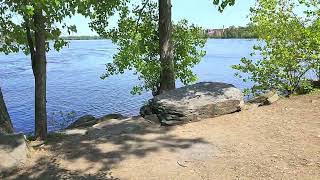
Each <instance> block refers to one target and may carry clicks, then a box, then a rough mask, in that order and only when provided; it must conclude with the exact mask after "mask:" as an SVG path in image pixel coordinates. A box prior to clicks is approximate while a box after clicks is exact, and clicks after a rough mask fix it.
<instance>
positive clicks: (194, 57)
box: [92, 0, 206, 94]
mask: <svg viewBox="0 0 320 180" xmlns="http://www.w3.org/2000/svg"><path fill="white" fill-rule="evenodd" d="M117 10H118V13H119V20H118V26H117V27H114V28H111V29H108V30H106V27H105V26H104V24H103V26H99V25H100V24H98V25H95V24H94V23H92V27H93V28H94V29H95V30H96V31H97V32H98V33H99V34H100V35H102V36H105V37H109V38H111V40H112V42H113V43H115V44H116V45H117V46H118V53H117V54H115V55H114V59H113V62H112V63H108V64H107V65H106V73H105V74H104V75H103V76H102V78H107V77H109V76H111V75H115V74H122V73H124V72H125V71H126V70H132V71H133V72H134V74H135V75H137V76H138V79H139V80H141V81H140V82H141V83H140V84H138V85H137V86H135V87H133V90H132V93H133V94H137V93H141V92H142V91H143V90H151V91H152V92H154V93H156V92H157V91H158V88H159V79H160V70H161V67H160V61H159V53H160V49H159V48H160V46H159V31H158V17H159V14H158V4H157V3H156V2H154V1H148V0H143V1H141V3H134V4H132V3H129V2H127V3H123V4H122V5H121V6H118V8H117ZM202 33H203V30H202V29H201V28H200V27H196V26H193V25H188V22H187V21H186V20H183V21H180V22H178V23H177V24H174V26H173V47H174V66H175V74H176V78H177V79H179V80H180V81H181V82H182V83H183V84H189V83H193V82H195V81H196V80H197V78H196V75H195V74H194V73H193V72H192V68H193V67H194V66H195V65H196V64H198V63H199V62H200V60H201V58H202V57H203V56H204V55H205V51H203V49H202V48H203V47H204V45H205V43H206V39H204V38H202Z"/></svg>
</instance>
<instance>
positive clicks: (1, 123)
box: [0, 88, 13, 134]
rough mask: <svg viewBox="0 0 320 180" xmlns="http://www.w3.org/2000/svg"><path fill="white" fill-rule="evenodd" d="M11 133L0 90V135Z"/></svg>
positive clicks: (8, 117) (10, 125)
mask: <svg viewBox="0 0 320 180" xmlns="http://www.w3.org/2000/svg"><path fill="white" fill-rule="evenodd" d="M1 133H4V134H8V133H13V126H12V123H11V120H10V116H9V113H8V110H7V107H6V104H5V102H4V99H3V95H2V91H1V88H0V134H1Z"/></svg>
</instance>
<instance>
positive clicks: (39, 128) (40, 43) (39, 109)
mask: <svg viewBox="0 0 320 180" xmlns="http://www.w3.org/2000/svg"><path fill="white" fill-rule="evenodd" d="M33 19H34V26H35V47H36V50H35V54H34V56H32V57H31V59H33V60H32V61H33V63H32V64H33V71H34V78H35V106H36V107H35V135H36V137H37V138H38V139H41V140H44V139H45V138H46V137H47V108H46V103H47V101H46V81H47V60H46V35H45V17H44V16H43V14H42V10H36V11H35V15H34V17H33Z"/></svg>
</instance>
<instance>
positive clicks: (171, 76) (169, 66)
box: [159, 0, 176, 94]
mask: <svg viewBox="0 0 320 180" xmlns="http://www.w3.org/2000/svg"><path fill="white" fill-rule="evenodd" d="M171 9H172V5H171V0H159V39H160V61H161V74H160V89H159V93H160V94H161V93H163V92H165V91H169V90H173V89H175V87H176V86H175V73H174V63H173V46H172V21H171Z"/></svg>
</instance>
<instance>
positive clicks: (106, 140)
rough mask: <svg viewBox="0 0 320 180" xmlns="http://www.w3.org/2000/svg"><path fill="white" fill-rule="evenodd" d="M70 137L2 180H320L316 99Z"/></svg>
mask: <svg viewBox="0 0 320 180" xmlns="http://www.w3.org/2000/svg"><path fill="white" fill-rule="evenodd" d="M76 133H78V134H70V135H68V136H63V137H55V138H54V139H53V140H52V142H50V143H49V145H46V146H45V147H42V148H40V149H38V150H36V151H34V152H33V153H32V155H31V158H30V162H28V163H27V164H26V167H25V168H24V169H22V170H20V171H17V172H14V173H13V174H11V175H10V176H8V177H6V179H17V178H20V179H148V180H149V179H163V180H168V179H179V180H180V179H183V180H188V179H190V180H194V179H200V180H201V179H290V180H291V179H320V95H306V96H299V97H292V98H290V99H282V100H280V101H278V102H276V103H275V104H273V105H270V106H265V107H260V108H258V109H254V110H248V111H243V112H239V113H235V114H230V115H226V116H222V117H218V118H214V119H206V120H203V121H201V122H195V123H190V124H186V125H183V126H179V127H172V128H161V127H158V126H157V125H148V124H147V123H141V122H140V120H135V121H133V120H122V121H119V120H117V121H115V120H111V121H108V122H103V123H100V124H97V125H95V126H94V127H92V128H88V129H86V130H81V131H77V132H76ZM81 133H83V134H81Z"/></svg>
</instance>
